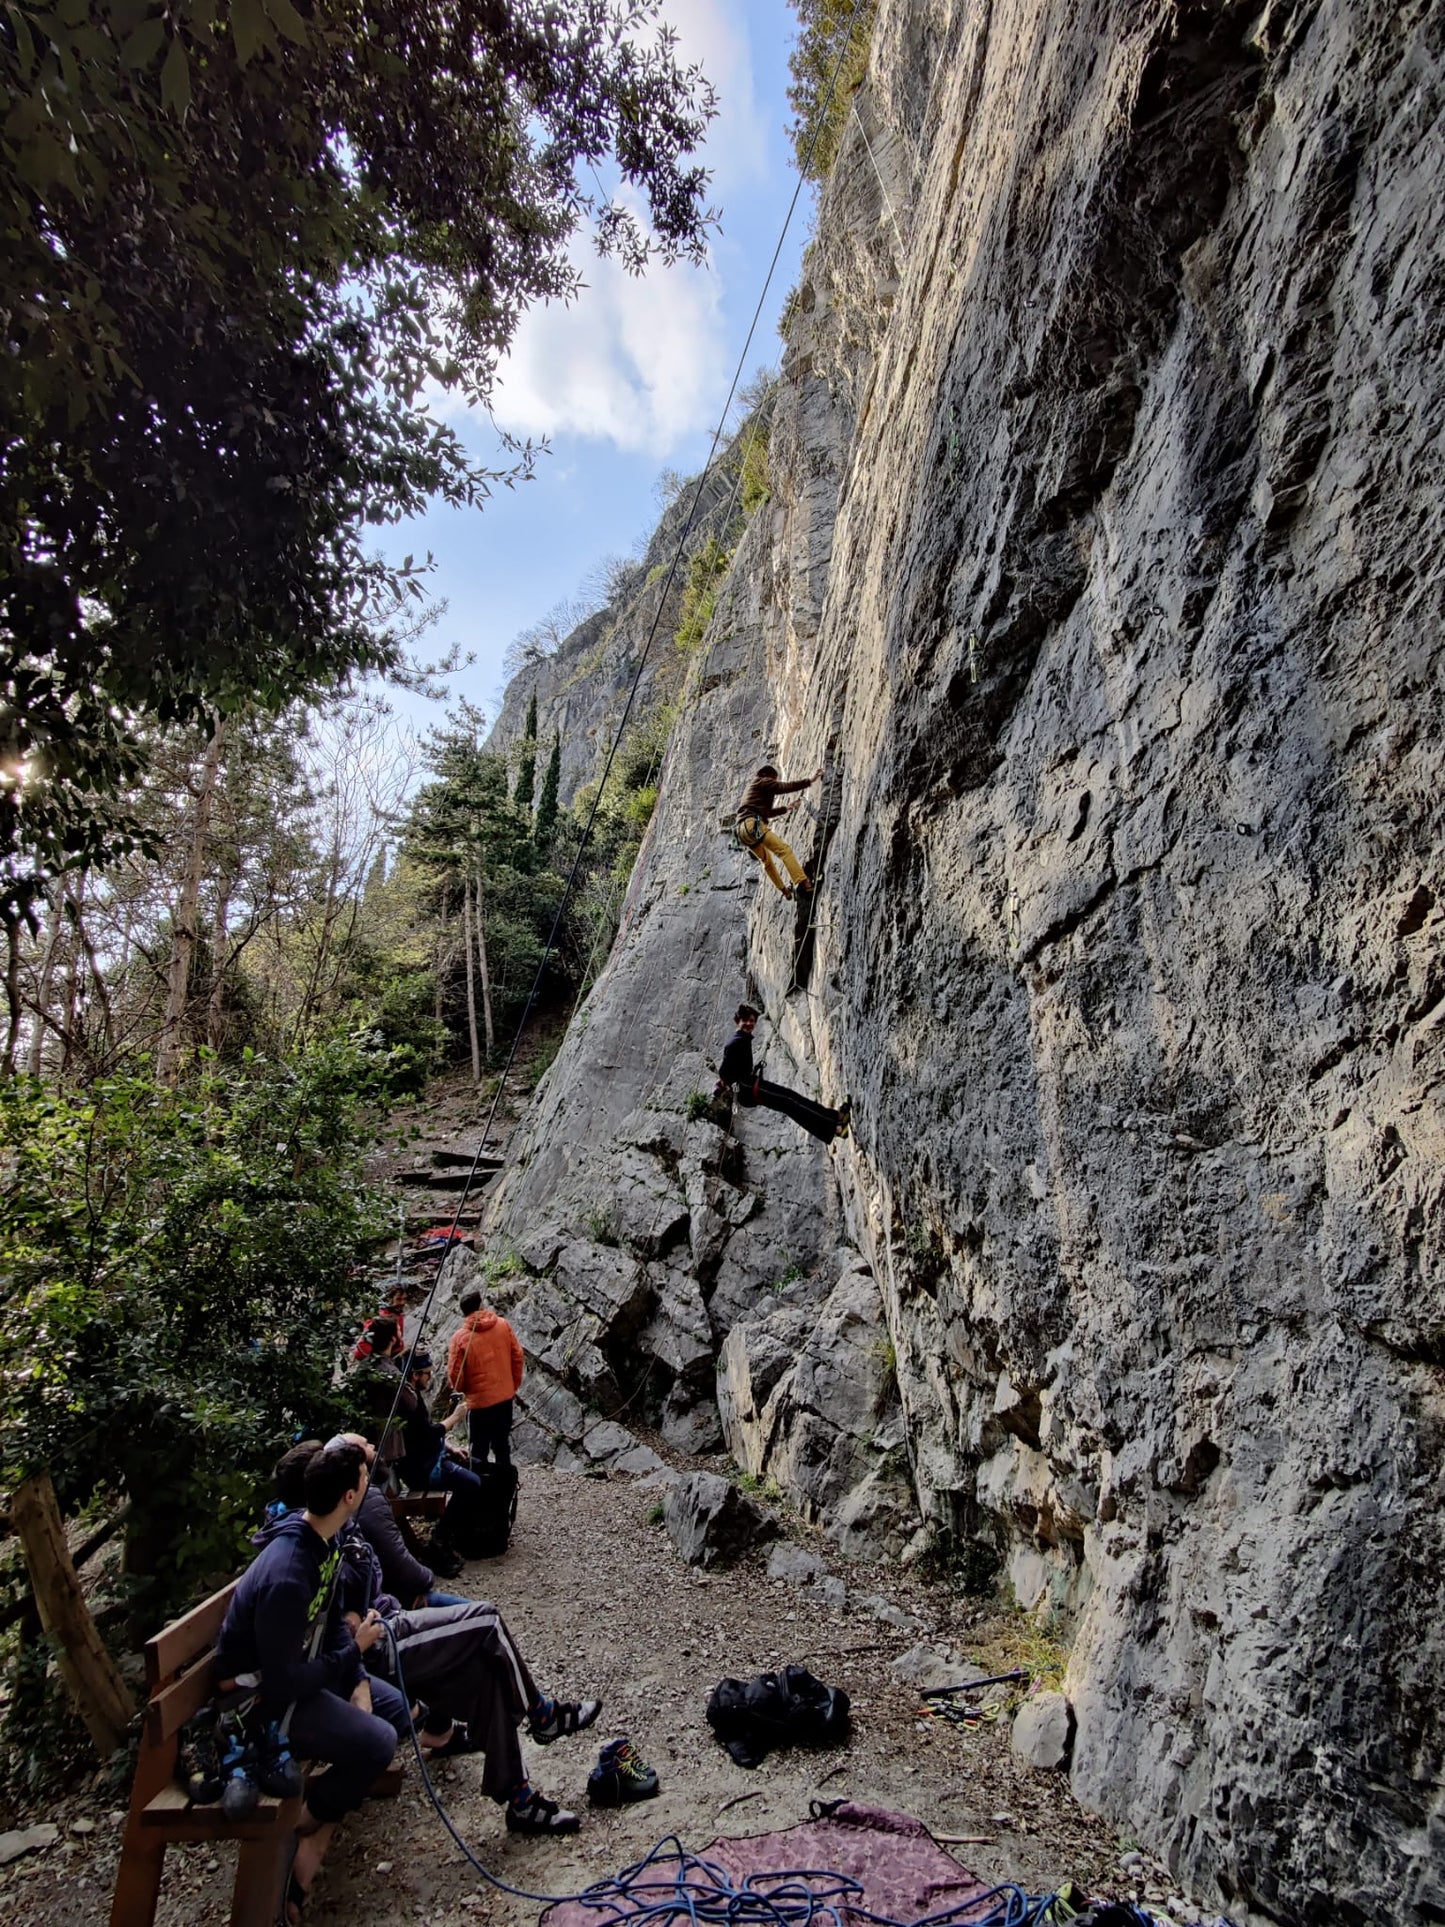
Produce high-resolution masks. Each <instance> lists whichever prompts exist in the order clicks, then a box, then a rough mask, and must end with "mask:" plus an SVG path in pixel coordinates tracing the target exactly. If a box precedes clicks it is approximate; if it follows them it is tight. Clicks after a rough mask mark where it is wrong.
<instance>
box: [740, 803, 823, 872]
mask: <svg viewBox="0 0 1445 1927" xmlns="http://www.w3.org/2000/svg"><path fill="white" fill-rule="evenodd" d="M754 826H756V829H755V828H754ZM757 829H760V830H761V831H762V835H761V836H759V835H757V833H756V830H757ZM738 830H739V840H740V841H741V843H742V846H743V848H744V849H745V850H746V851H747V853H748V855H749V856H755V857H756V858H757V859H758V862H759V863H761V864H762V866H763V868H764V869H765V870H766V871H767V873H768V881H769V883H771V884H772V886H773V888H774V889H775V890H786V888H787V885H786V884H785V883H784V882H783V879H782V878H781V877H780V876H779V875H778V866H777V864H776V863H774V861H773V858H774V857H775V856H780V857H781V858H782V859H783V864H784V867H785V868H786V870H787V872H788V875H789V876H790V877H791V878H792V879H793V882H794V883H806V882H807V880H808V873H807V871H806V870H805V869H804V868H803V866H802V864H801V863H799V861H798V859H797V858H796V857H795V856H794V855H793V852H792V849H791V848H790V846H789V845H788V844H786V843H785V842H784V841H783V839H782V838H781V837H780V836H779V835H778V834H777V832H776V831H774V830H770V829H769V828H768V826H767V824H766V823H764V822H763V819H762V818H761V817H760V816H745V817H744V818H743V820H742V822H741V823H740V824H739V825H738Z"/></svg>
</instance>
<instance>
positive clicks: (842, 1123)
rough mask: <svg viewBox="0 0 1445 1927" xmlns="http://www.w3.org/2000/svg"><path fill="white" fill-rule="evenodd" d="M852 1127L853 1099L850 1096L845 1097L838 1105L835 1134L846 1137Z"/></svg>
mask: <svg viewBox="0 0 1445 1927" xmlns="http://www.w3.org/2000/svg"><path fill="white" fill-rule="evenodd" d="M852 1129H853V1100H852V1098H851V1097H845V1098H844V1099H843V1102H842V1103H841V1104H840V1105H839V1106H838V1128H837V1131H836V1133H835V1135H836V1136H838V1137H848V1136H849V1135H850V1134H851V1132H852Z"/></svg>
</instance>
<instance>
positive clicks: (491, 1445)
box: [447, 1291, 523, 1468]
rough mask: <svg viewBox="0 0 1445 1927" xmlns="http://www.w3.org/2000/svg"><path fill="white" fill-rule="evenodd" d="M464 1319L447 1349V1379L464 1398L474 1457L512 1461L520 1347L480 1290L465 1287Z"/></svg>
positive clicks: (483, 1460) (505, 1464) (476, 1460)
mask: <svg viewBox="0 0 1445 1927" xmlns="http://www.w3.org/2000/svg"><path fill="white" fill-rule="evenodd" d="M460 1309H461V1312H462V1322H461V1324H460V1325H459V1326H458V1327H457V1329H456V1331H455V1332H454V1333H453V1334H452V1342H451V1345H450V1347H449V1349H448V1351H447V1383H448V1384H449V1385H450V1386H451V1388H452V1390H453V1391H454V1392H455V1393H456V1394H457V1396H458V1397H459V1398H461V1399H464V1400H465V1401H466V1407H467V1424H468V1426H469V1428H470V1431H471V1442H472V1462H473V1464H480V1465H485V1464H486V1462H487V1457H488V1455H489V1454H495V1456H496V1461H497V1464H498V1465H499V1466H502V1467H504V1468H510V1466H511V1463H512V1446H511V1438H512V1400H513V1399H514V1398H515V1397H516V1396H517V1392H518V1390H519V1389H520V1387H521V1383H522V1371H523V1361H522V1347H521V1346H520V1345H519V1344H518V1343H517V1335H516V1333H515V1332H514V1331H513V1330H512V1328H511V1326H510V1325H509V1324H508V1323H507V1321H506V1319H505V1318H500V1317H498V1315H497V1313H496V1312H494V1311H492V1310H491V1309H490V1308H489V1307H487V1306H484V1305H483V1303H482V1294H481V1293H480V1292H479V1291H467V1292H463V1294H462V1297H461V1305H460Z"/></svg>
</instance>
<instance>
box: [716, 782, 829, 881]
mask: <svg viewBox="0 0 1445 1927" xmlns="http://www.w3.org/2000/svg"><path fill="white" fill-rule="evenodd" d="M822 776H823V772H822V770H819V771H818V772H817V774H816V775H814V776H805V777H803V778H802V779H801V780H800V781H798V782H796V783H785V782H784V781H783V780H782V778H781V777H780V776H779V775H778V772H777V771H776V770H775V769H774V768H773V766H772V764H771V763H764V764H763V766H762V767H761V769H759V770H758V772H757V774H756V775H755V776H754V777H753V780H752V782H751V783H749V784H748V787H747V789H746V791H745V792H744V794H743V800H742V802H741V803H739V804H738V808H737V816H736V819H735V824H734V829H733V834H734V836H735V837H736V838H737V840H738V842H739V843H740V844H741V845H742V847H743V848H744V849H745V850H746V851H747V853H748V855H749V856H752V857H756V858H757V860H758V862H759V863H761V864H762V866H763V868H764V869H765V870H766V871H767V873H768V881H769V882H770V883H771V884H772V886H773V888H774V889H775V890H781V891H782V893H783V895H784V896H785V897H791V896H792V894H793V892H794V891H795V890H796V891H798V892H799V893H800V894H806V893H807V892H808V891H810V890H811V889H812V887H813V885H812V881H811V879H810V878H809V876H808V873H807V871H806V870H805V869H804V868H803V866H802V864H801V863H799V861H798V859H797V857H796V856H794V854H793V852H792V849H791V848H790V846H789V845H788V844H786V843H785V842H784V841H783V839H782V837H780V836H779V835H778V834H777V833H776V831H774V830H770V829H769V828H768V824H769V822H770V821H771V819H772V818H773V817H775V816H786V815H787V813H788V811H789V810H795V809H796V808H797V807H798V806H797V804H796V803H785V804H783V805H782V806H781V807H779V804H778V800H777V799H778V798H779V797H780V796H789V795H791V794H792V792H793V791H794V790H806V789H811V788H812V786H813V785H814V783H817V782H821V781H822ZM774 857H781V858H782V861H783V867H784V868H785V869H786V870H787V872H788V875H789V876H790V877H791V878H792V883H791V884H787V883H784V881H783V879H782V877H781V876H779V874H778V866H777V864H776V863H774V861H773V858H774Z"/></svg>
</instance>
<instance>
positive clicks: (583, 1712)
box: [527, 1699, 602, 1746]
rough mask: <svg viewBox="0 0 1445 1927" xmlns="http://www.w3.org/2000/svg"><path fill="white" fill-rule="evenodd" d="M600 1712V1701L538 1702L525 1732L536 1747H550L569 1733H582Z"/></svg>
mask: <svg viewBox="0 0 1445 1927" xmlns="http://www.w3.org/2000/svg"><path fill="white" fill-rule="evenodd" d="M601 1711H602V1702H601V1700H549V1699H544V1700H539V1701H538V1703H537V1704H536V1705H535V1706H534V1707H533V1708H532V1715H531V1718H530V1719H529V1720H528V1722H527V1731H528V1732H529V1733H530V1734H531V1736H532V1738H533V1739H534V1740H535V1741H536V1742H537V1744H538V1746H550V1745H551V1744H552V1742H553V1741H554V1740H560V1739H565V1738H566V1736H567V1734H569V1733H580V1732H582V1731H583V1729H584V1728H586V1727H589V1726H590V1725H591V1724H592V1722H593V1721H594V1720H595V1719H596V1717H597V1715H598V1714H599V1713H600V1712H601Z"/></svg>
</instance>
